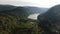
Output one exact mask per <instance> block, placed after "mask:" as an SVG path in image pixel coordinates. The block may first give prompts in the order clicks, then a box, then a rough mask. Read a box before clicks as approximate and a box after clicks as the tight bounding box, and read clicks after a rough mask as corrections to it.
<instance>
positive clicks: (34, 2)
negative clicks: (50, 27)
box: [0, 0, 60, 8]
mask: <svg viewBox="0 0 60 34" xmlns="http://www.w3.org/2000/svg"><path fill="white" fill-rule="evenodd" d="M0 4H11V5H16V6H38V7H47V8H50V7H52V6H54V5H57V4H60V0H0Z"/></svg>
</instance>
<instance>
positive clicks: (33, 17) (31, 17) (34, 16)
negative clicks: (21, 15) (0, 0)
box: [28, 13, 39, 20]
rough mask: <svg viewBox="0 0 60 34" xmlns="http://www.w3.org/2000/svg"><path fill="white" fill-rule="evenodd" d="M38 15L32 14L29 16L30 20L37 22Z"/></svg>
mask: <svg viewBox="0 0 60 34" xmlns="http://www.w3.org/2000/svg"><path fill="white" fill-rule="evenodd" d="M38 15H39V13H37V14H31V15H29V16H28V18H30V19H35V20H36V19H37V16H38Z"/></svg>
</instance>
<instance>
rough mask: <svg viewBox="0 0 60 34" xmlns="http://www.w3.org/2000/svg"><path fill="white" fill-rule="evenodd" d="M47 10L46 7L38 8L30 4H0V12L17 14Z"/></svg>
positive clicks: (23, 14)
mask: <svg viewBox="0 0 60 34" xmlns="http://www.w3.org/2000/svg"><path fill="white" fill-rule="evenodd" d="M47 10H48V8H39V7H31V6H24V7H21V6H12V5H0V13H2V12H5V13H8V12H12V13H17V14H18V15H22V16H25V15H30V14H34V13H40V14H41V13H44V12H46V11H47Z"/></svg>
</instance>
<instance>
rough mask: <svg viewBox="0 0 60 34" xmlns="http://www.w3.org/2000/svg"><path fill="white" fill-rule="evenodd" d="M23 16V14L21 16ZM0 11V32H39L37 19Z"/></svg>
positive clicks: (14, 33) (32, 33)
mask: <svg viewBox="0 0 60 34" xmlns="http://www.w3.org/2000/svg"><path fill="white" fill-rule="evenodd" d="M21 17H22V16H21ZM21 17H20V16H18V15H17V14H8V13H7V14H6V13H0V34H38V33H39V32H38V23H37V20H32V19H28V18H26V17H22V18H21Z"/></svg>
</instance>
